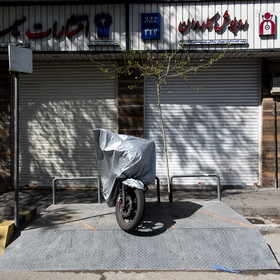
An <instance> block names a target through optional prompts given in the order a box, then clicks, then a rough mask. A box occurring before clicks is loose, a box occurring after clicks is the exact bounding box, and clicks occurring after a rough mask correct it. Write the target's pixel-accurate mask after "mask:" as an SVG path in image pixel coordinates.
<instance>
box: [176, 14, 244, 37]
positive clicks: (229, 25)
mask: <svg viewBox="0 0 280 280" xmlns="http://www.w3.org/2000/svg"><path fill="white" fill-rule="evenodd" d="M219 18H220V15H219V13H216V14H215V15H214V16H213V17H211V18H207V20H206V21H203V22H202V23H200V22H199V21H196V20H194V19H192V20H190V19H188V20H187V21H181V22H180V23H179V27H178V29H179V31H180V32H181V33H183V32H190V30H193V31H198V30H201V31H205V30H206V29H208V30H209V31H210V30H212V27H213V28H214V30H215V31H216V32H217V33H219V32H221V33H223V32H224V31H225V30H226V29H228V30H230V31H231V32H233V33H234V34H237V32H238V31H239V30H243V31H245V30H247V27H248V23H247V20H246V21H245V22H244V23H243V20H242V19H239V20H237V19H236V18H234V19H233V20H231V18H230V15H229V13H228V11H225V13H224V15H223V23H222V25H219V24H218V22H217V21H218V19H219Z"/></svg>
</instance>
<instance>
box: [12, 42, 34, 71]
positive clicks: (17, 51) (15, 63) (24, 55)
mask: <svg viewBox="0 0 280 280" xmlns="http://www.w3.org/2000/svg"><path fill="white" fill-rule="evenodd" d="M8 52H9V66H10V68H9V71H11V72H21V73H29V74H31V73H33V65H32V50H30V49H25V48H21V47H17V46H13V45H11V44H10V45H9V47H8Z"/></svg>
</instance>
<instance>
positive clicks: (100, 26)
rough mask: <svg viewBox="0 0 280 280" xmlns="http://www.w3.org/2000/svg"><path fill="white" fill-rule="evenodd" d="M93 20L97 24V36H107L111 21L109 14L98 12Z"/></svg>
mask: <svg viewBox="0 0 280 280" xmlns="http://www.w3.org/2000/svg"><path fill="white" fill-rule="evenodd" d="M94 22H95V24H96V26H97V35H98V37H99V38H102V37H109V27H110V25H111V23H112V17H111V15H109V14H105V13H102V14H98V15H96V16H95V19H94Z"/></svg>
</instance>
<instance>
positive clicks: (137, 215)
mask: <svg viewBox="0 0 280 280" xmlns="http://www.w3.org/2000/svg"><path fill="white" fill-rule="evenodd" d="M144 209H145V195H144V192H143V190H140V189H136V188H135V189H134V188H128V189H127V191H126V207H125V209H123V207H122V194H121V193H119V194H118V197H117V203H116V219H117V222H118V225H119V226H120V228H121V229H122V230H124V231H126V232H133V231H134V230H135V229H136V228H137V227H138V226H139V224H140V223H141V221H142V218H143V215H144Z"/></svg>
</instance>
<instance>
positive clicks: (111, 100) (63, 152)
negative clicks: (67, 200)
mask: <svg viewBox="0 0 280 280" xmlns="http://www.w3.org/2000/svg"><path fill="white" fill-rule="evenodd" d="M33 68H34V69H33V70H34V73H33V74H31V75H21V77H20V101H19V102H20V185H26V184H34V182H35V183H38V185H39V186H50V185H51V183H52V179H53V178H54V177H58V176H59V177H61V176H64V177H69V176H71V177H72V176H95V175H98V170H97V162H96V157H95V150H94V142H93V140H94V139H93V133H92V129H93V128H95V127H101V128H106V129H109V130H111V131H115V132H116V129H117V109H116V92H117V83H116V80H114V79H110V78H109V76H108V75H107V74H104V73H103V72H102V71H100V70H99V69H98V68H97V67H96V66H95V65H94V64H93V63H90V62H81V63H77V62H75V63H74V62H71V63H64V62H63V63H62V62H60V63H34V67H33Z"/></svg>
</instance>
